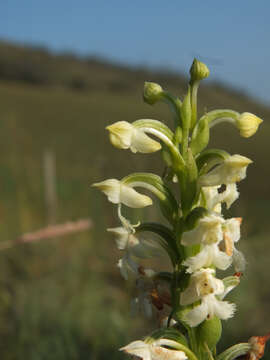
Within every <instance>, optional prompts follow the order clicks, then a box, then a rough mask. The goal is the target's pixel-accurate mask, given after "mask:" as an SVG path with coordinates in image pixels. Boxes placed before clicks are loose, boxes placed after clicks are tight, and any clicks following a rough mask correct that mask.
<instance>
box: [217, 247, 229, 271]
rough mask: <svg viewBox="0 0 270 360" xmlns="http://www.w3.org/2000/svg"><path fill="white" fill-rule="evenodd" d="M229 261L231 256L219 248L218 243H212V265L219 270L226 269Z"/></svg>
mask: <svg viewBox="0 0 270 360" xmlns="http://www.w3.org/2000/svg"><path fill="white" fill-rule="evenodd" d="M231 263H232V258H231V256H229V255H227V254H226V253H224V252H223V251H221V250H219V248H218V245H213V265H214V266H215V267H217V268H218V269H220V270H226V269H228V267H229V266H230V265H231Z"/></svg>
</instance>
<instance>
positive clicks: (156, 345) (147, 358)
mask: <svg viewBox="0 0 270 360" xmlns="http://www.w3.org/2000/svg"><path fill="white" fill-rule="evenodd" d="M178 345H179V344H178V343H177V342H176V341H173V340H169V339H158V340H155V341H153V342H151V343H146V342H144V341H142V340H137V341H133V342H132V343H130V344H129V345H127V346H125V347H122V348H121V349H120V351H124V352H126V353H128V354H131V355H135V356H137V357H139V358H141V359H143V360H168V359H170V360H186V359H188V358H187V356H186V354H185V353H184V352H183V351H181V350H173V349H166V348H165V347H163V346H169V347H172V348H176V349H177V347H178Z"/></svg>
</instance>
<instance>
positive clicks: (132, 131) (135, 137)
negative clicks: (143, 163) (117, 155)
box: [106, 121, 161, 153]
mask: <svg viewBox="0 0 270 360" xmlns="http://www.w3.org/2000/svg"><path fill="white" fill-rule="evenodd" d="M106 129H107V130H109V132H110V141H111V143H112V144H113V145H114V146H115V147H117V148H118V149H130V150H131V151H132V152H133V153H136V152H141V153H151V152H155V151H158V150H160V148H161V145H160V143H159V142H157V141H155V140H153V139H151V138H150V137H149V136H147V135H146V134H145V133H144V131H143V130H141V129H136V128H135V126H134V125H132V124H130V123H128V122H127V121H118V122H116V123H114V124H112V125H110V126H107V127H106Z"/></svg>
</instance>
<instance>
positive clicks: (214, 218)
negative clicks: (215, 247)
mask: <svg viewBox="0 0 270 360" xmlns="http://www.w3.org/2000/svg"><path fill="white" fill-rule="evenodd" d="M223 223H224V219H223V218H222V217H221V216H220V215H216V214H210V215H206V216H204V217H202V218H201V219H200V220H199V223H198V225H197V226H196V228H195V229H193V230H190V231H187V232H185V233H184V234H183V237H182V244H183V245H185V246H189V245H194V244H204V245H210V244H215V243H219V242H220V241H221V240H222V239H223V231H222V224H223Z"/></svg>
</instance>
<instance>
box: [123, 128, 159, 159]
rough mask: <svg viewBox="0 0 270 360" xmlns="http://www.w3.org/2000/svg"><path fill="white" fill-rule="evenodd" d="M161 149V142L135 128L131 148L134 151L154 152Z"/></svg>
mask: <svg viewBox="0 0 270 360" xmlns="http://www.w3.org/2000/svg"><path fill="white" fill-rule="evenodd" d="M160 149H161V145H160V143H159V142H157V141H155V140H153V139H151V138H150V137H149V136H147V135H146V134H145V133H144V132H143V131H142V130H140V129H134V132H133V136H132V143H131V146H130V150H131V151H132V152H134V153H136V152H137V151H138V152H141V153H145V154H146V153H152V152H155V151H158V150H160Z"/></svg>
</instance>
